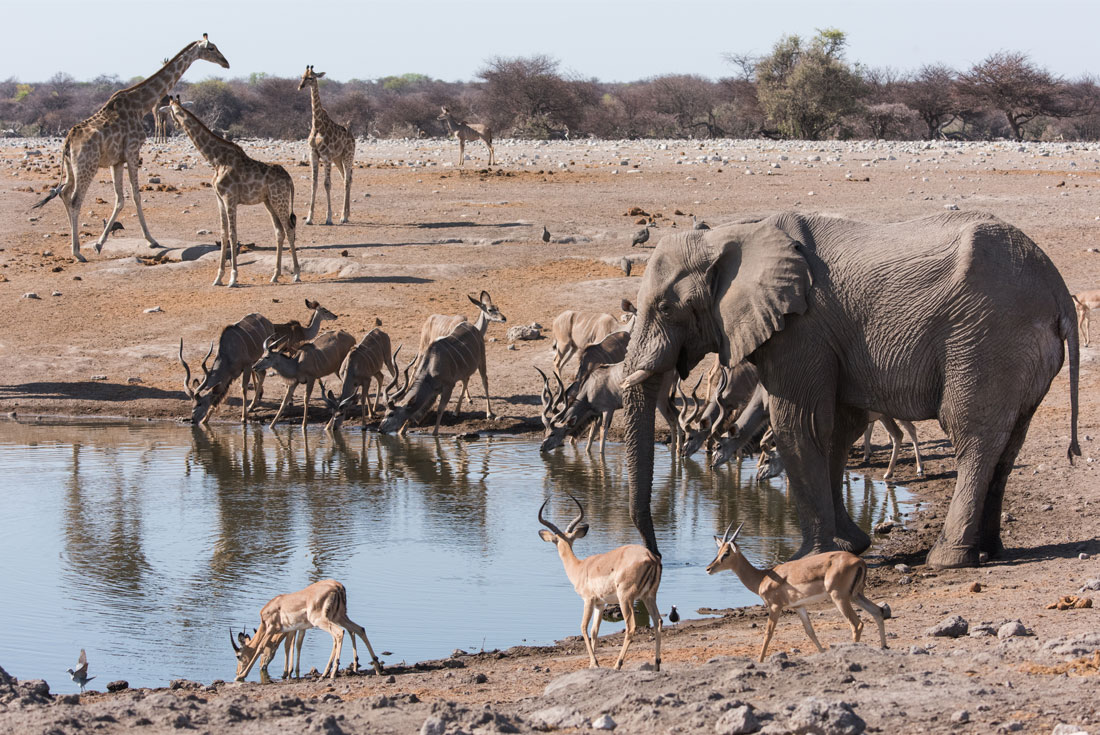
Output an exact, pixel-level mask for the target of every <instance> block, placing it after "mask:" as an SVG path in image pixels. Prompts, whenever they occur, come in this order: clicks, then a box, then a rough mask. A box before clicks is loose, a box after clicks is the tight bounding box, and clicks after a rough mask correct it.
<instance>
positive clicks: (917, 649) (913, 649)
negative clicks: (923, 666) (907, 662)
mask: <svg viewBox="0 0 1100 735" xmlns="http://www.w3.org/2000/svg"><path fill="white" fill-rule="evenodd" d="M909 655H910V656H927V655H928V649H927V648H925V647H924V646H917V645H912V646H909Z"/></svg>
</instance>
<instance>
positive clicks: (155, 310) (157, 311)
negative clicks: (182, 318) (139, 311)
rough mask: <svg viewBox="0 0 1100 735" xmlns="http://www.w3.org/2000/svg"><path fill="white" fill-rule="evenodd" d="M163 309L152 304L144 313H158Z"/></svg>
mask: <svg viewBox="0 0 1100 735" xmlns="http://www.w3.org/2000/svg"><path fill="white" fill-rule="evenodd" d="M163 311H164V309H162V308H160V307H159V306H154V307H152V308H151V309H146V310H145V313H146V314H160V313H161V312H163Z"/></svg>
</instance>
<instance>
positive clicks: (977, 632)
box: [967, 624, 997, 638]
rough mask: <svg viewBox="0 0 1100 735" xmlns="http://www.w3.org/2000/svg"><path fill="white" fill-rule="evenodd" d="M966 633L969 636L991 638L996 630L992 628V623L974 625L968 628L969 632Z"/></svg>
mask: <svg viewBox="0 0 1100 735" xmlns="http://www.w3.org/2000/svg"><path fill="white" fill-rule="evenodd" d="M967 635H969V636H970V637H971V638H991V637H993V636H995V635H997V631H995V630H993V626H992V625H985V624H982V625H975V626H974V627H973V628H971V629H970V632H969V633H968V634H967Z"/></svg>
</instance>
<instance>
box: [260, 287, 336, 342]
mask: <svg viewBox="0 0 1100 735" xmlns="http://www.w3.org/2000/svg"><path fill="white" fill-rule="evenodd" d="M306 308H307V309H309V310H310V311H311V312H313V313H312V314H311V315H310V317H309V324H307V325H306V326H304V327H303V326H302V323H301V322H299V321H298V320H297V319H291V320H290V321H289V322H283V323H281V324H276V325H274V330H273V331H272V335H273V336H274V337H275V341H277V342H279V343H280V344H279V349H280V350H281V351H282V352H285V353H286V354H288V355H293V354H295V353H296V352H297V351H298V349H299V348H300V347H301V346H302V345H304V344H305V343H306V342H309V341H311V340H313V339H314V338H316V337H317V333H318V332H320V331H321V322H326V321H336V315H335V314H333V313H332V312H331V311H329V310H328V309H326V308H325V307H323V306H321V305H320V304H319V303H317V302H316V301H310V300H309V299H306Z"/></svg>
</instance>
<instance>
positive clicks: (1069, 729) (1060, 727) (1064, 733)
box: [1050, 722, 1089, 735]
mask: <svg viewBox="0 0 1100 735" xmlns="http://www.w3.org/2000/svg"><path fill="white" fill-rule="evenodd" d="M1050 735H1089V734H1088V731H1087V730H1082V729H1081V728H1079V727H1077V725H1068V724H1066V723H1064V722H1059V723H1058V724H1057V725H1055V726H1054V730H1053V731H1052V732H1051V734H1050Z"/></svg>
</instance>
